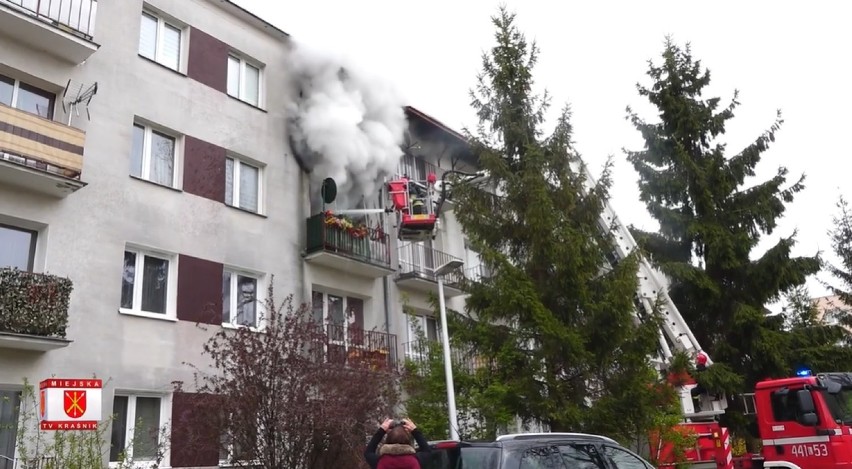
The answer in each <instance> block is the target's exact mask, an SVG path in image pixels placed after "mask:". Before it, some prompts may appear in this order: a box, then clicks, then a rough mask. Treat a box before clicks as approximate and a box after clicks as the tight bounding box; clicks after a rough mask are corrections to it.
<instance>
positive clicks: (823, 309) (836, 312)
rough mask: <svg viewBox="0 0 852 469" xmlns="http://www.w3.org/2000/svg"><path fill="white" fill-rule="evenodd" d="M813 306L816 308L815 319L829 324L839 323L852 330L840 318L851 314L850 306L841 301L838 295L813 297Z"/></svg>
mask: <svg viewBox="0 0 852 469" xmlns="http://www.w3.org/2000/svg"><path fill="white" fill-rule="evenodd" d="M812 301H813V303H814V307H815V308H816V310H817V314H816V317H817V320H819V321H823V322H824V323H825V324H827V325H829V326H837V325H840V326H841V327H843V328H844V329H846V330H848V331H849V332H852V328H850V327H849V326H847V325H845V324H843V323H842V322H841V320H842V319H843V318H845V317H848V316H849V315H850V314H852V307H850V306H849V305H847V304H846V303H844V302H843V300H842V299H840V297H839V296H838V295H827V296H821V297H819V298H814V299H813V300H812Z"/></svg>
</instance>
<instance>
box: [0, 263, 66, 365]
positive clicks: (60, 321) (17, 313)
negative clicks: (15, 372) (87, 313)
mask: <svg viewBox="0 0 852 469" xmlns="http://www.w3.org/2000/svg"><path fill="white" fill-rule="evenodd" d="M71 290H72V284H71V280H68V279H67V278H62V277H57V276H55V275H48V274H36V273H31V272H24V271H21V270H17V269H0V348H6V349H17V350H31V351H39V352H46V351H48V350H54V349H58V348H62V347H67V346H68V344H70V343H71V341H70V340H67V339H66V338H65V328H66V327H67V325H68V304H69V302H70V298H71Z"/></svg>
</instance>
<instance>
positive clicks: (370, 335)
mask: <svg viewBox="0 0 852 469" xmlns="http://www.w3.org/2000/svg"><path fill="white" fill-rule="evenodd" d="M324 327H325V331H324V334H322V337H323V342H324V343H323V348H322V351H323V357H324V362H325V363H331V364H337V365H346V366H351V367H363V368H368V369H370V370H372V371H377V372H381V371H391V370H396V369H397V368H398V366H399V362H398V357H397V348H396V335H395V334H387V333H385V332H379V331H367V330H363V329H356V328H350V327H347V326H345V325H343V324H326V325H325V326H324Z"/></svg>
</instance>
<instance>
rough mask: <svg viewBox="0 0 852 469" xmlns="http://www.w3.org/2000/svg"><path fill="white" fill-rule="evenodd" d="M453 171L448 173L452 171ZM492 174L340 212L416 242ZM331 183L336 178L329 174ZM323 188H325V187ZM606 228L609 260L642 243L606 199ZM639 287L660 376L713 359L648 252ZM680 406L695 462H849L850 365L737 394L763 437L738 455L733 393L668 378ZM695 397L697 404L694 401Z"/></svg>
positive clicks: (396, 185) (654, 444) (810, 466)
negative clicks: (726, 418)
mask: <svg viewBox="0 0 852 469" xmlns="http://www.w3.org/2000/svg"><path fill="white" fill-rule="evenodd" d="M572 166H573V169H574V171H576V172H577V173H578V174H583V175H584V179H585V190H587V191H591V190H592V188H593V187H594V186H595V184H596V183H595V179H594V178H593V177H592V175H591V174H590V173H589V171H588V169H587V167H586V166H585V164H584V163H583V162H582V161H580V160H578V161H576V162H575V163H573V164H572ZM448 176H451V177H450V178H449V179H448V178H447V177H448ZM485 179H487V175H486V174H485V173H484V172H479V173H475V174H470V173H464V172H459V171H448V172H446V173H444V174H443V175H442V177H441V179H440V180H438V178H437V176H436V175H435V174H429V175H427V179H426V180H425V181H414V180H411V179H410V178H409V177H408V176H407V175H402V176H400V177H397V178H394V179H393V180H391V181H389V182H387V183H386V189H387V192H386V193H387V196H388V199H389V206H388V207H387V208H384V209H366V210H346V211H340V212H338V213H359V214H366V213H387V214H393V215H395V217H396V223H395V227H396V228H397V236H398V238H399V239H400V240H403V241H410V242H418V241H425V240H427V239H434V237H435V234H436V230H437V227H438V223H439V220H440V213H441V209H442V206H443V204H444V202H445V201H446V199H447V197H448V194H449V191H450V189H451V187H452V184H453V182H456V183H458V181H467V182H472V181H478V180H480V181H481V180H485ZM332 183H333V181H332ZM324 190H325V188H324ZM600 226H601V229H602V230H605V231H606V232H611V234H612V235H613V239H614V240H615V242H616V246H615V251H614V252H613V253H612V255H611V256H609V262H610V263H613V264H614V263H617V262H619V260H620V259H624V258H625V257H626V256H628V255H629V254H631V253H633V252H634V251H636V250H637V249H638V245H637V244H636V241H635V240H634V238H633V236H632V235H631V233H630V231H629V230H628V228H627V227H626V226H625V225H624V224H623V223H622V222H621V221H620V220H619V218H618V216H617V215H616V213H615V211H614V210H613V209H612V207H611V206H610V205H609V204H608V203H607V204H606V205H605V207H604V210H603V212H602V214H601V218H600ZM637 275H638V280H639V288H638V291H637V300H636V301H637V308H636V309H635V320H636V321H643V320H646V318H649V317H652V315H653V314H654V312H655V311H656V312H657V313H659V314H661V315H662V317H663V321H662V326H661V329H660V331H659V347H658V350H659V353H658V355H657V356H655V357H651V360H652V362H653V363H654V365H655V366H656V368H657V369H658V370H659V371H660V373H661V375H662V376H667V369H668V368H669V366H670V365H671V361H672V359H673V358H674V354H675V353H677V352H679V353H682V354H686V355H687V356H689V357H692V359H694V360H695V363H696V368H697V369H699V370H700V369H702V368H705V367H709V366H712V365H713V361H712V359H711V357H710V356H709V355H708V354H707V353H706V352H705V351H704V350H703V349H702V347H701V345H700V344H699V343H698V340H697V339H696V338H695V336H694V334H693V332H692V331H691V330H690V328H689V326H688V325H687V323H686V321H685V320H684V318H683V317H682V316H681V314H680V312H679V311H678V309H677V307H676V306H675V304H674V302H673V301H672V300H671V298H670V297H669V295H668V281H667V279H666V277H665V276H664V275H663V274H662V273H661V272H659V271H658V270H657V269H656V268H655V267H654V266H653V265H651V264H650V263H649V262H648V260H647V259H645V258H644V257H643V258H641V259H640V265H639V270H638V274H637ZM670 384H672V386H673V387H674V388H675V390H676V392H677V395H678V399H679V401H680V405H681V408H682V417H683V422H682V423H681V424H680V426H679V428H678V430H680V431H682V432H684V433H688V434H691V435H692V436H693V437H695V446H694V447H693V448H689V449H687V450H686V452H685V454H684V455H682V458H683V459H685V460H686V462H685V464H686V465H687V467H692V468H695V469H705V468H707V469H710V468H713V469H735V468H736V469H751V468H755V469H759V468H786V469H823V468H825V469H829V468H834V469H836V468H844V467H848V468H850V469H852V373H824V374H817V375H813V374H812V373H810V372H808V371H807V370H804V371H802V372H800V373H797V376H795V377H790V378H785V379H767V380H764V381H762V382H759V383H758V384H757V385H756V387H755V390H754V393H749V394H745V395H742V396H739V397H740V398H741V399H742V402H743V404H744V408H745V409H746V413H747V414H750V417H751V418H753V419H754V421H755V423H756V428H757V433H758V435H759V436H760V438H761V443H762V450H761V452H760V453H759V454H744V455H740V456H738V457H734V455H733V451H732V449H733V448H732V445H731V438H730V433H729V431H728V428H725V427H723V426H721V425H720V423H719V417H720V416H721V415H722V414H724V413H725V412H726V409H727V408H728V396H726V395H725V394H715V393H707V392H703V393H698V394H697V395H695V396H694V394H696V393H695V391H696V388H697V383H696V381H695V380H694V379H692V378H691V377H688V379H686V380H678V381H670ZM696 404H698V408H696ZM650 446H651V448H650V451H651V452H652V456H653V459H655V460H657V461H659V465H660V467H672V468H674V467H684V461H682V460H681V461H676V460H675V456H676V455H675V454H674V452H673V445H672V444H671V443H670V442H666V441H660V440H659V439H655V438H650Z"/></svg>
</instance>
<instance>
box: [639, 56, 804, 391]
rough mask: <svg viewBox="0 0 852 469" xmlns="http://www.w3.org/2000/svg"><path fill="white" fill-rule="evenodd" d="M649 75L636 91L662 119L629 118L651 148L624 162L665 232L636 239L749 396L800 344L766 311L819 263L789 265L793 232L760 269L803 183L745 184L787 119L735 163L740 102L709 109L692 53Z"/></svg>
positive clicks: (782, 172)
mask: <svg viewBox="0 0 852 469" xmlns="http://www.w3.org/2000/svg"><path fill="white" fill-rule="evenodd" d="M647 73H648V76H649V77H651V79H652V80H653V83H652V84H651V85H650V86H643V85H641V84H639V85H637V87H638V90H639V94H640V95H641V96H644V97H646V98H647V99H648V101H650V102H651V104H653V105H654V106H655V107H656V108H657V109H658V110H659V121H658V122H655V123H651V122H646V121H645V120H643V119H641V118H640V117H639V116H638V115H637V114H636V113H634V112H633V111H632V110H631V109H630V108H628V118H629V119H630V120H631V121H632V123H633V124H634V126H635V127H636V129H637V130H639V132H640V133H641V135H642V137H643V139H644V140H645V148H644V150H642V151H629V152H627V157H628V160H629V161H630V162H631V163H632V164H633V166H634V168H635V169H636V171H637V172H638V173H639V189H640V194H641V199H642V201H644V202H645V204H646V206H647V208H648V210H649V212H650V213H651V215H652V216H653V217H654V218H656V219H657V220H658V221H659V223H660V231H659V233H644V232H640V231H638V230H637V231H635V234H636V238H637V240H639V241H640V243H641V244H642V246H643V248H644V249H645V250H646V251H647V252H648V253H649V254H650V256H651V257H652V259H653V260H654V262H655V263H656V264H657V265H658V266H659V267H660V268H661V270H662V271H663V272H665V273H666V275H667V276H669V278H670V280H671V282H672V289H671V296H672V298H673V300H674V302H675V304H677V306H678V308H679V309H680V311H681V313H682V314H683V316H684V317H685V319H686V321H687V322H688V324H689V325H690V326H691V327H692V329H693V331H694V332H695V334H696V336H697V338H698V339H699V341H700V343H701V344H702V345H703V347H704V348H705V350H707V351H708V352H709V353H710V355H711V356H712V357H713V359H714V360H715V361H716V362H717V363H720V362H721V363H725V364H728V365H729V366H730V367H731V368H732V369H733V370H734V371H735V372H737V373H738V374H739V375H740V376H741V377H742V378H743V379H742V383H743V384H744V385H745V386H746V387H747V388H748V387H750V386H751V385H752V384H753V383H754V382H755V381H757V380H759V379H763V378H765V377H769V376H788V375H789V373H791V371H792V370H790V367H791V364H792V363H793V362H794V361H795V360H796V358H795V357H793V356H792V355H791V354H790V353H791V350H792V346H793V342H796V341H799V340H802V339H803V337H801V336H795V335H794V334H793V335H791V334H788V333H785V332H784V331H783V325H784V321H783V317H769V316H768V314H767V313H768V310H767V309H766V306H765V305H767V304H770V303H772V302H773V301H775V300H778V299H780V298H781V297H782V295H783V294H785V293H786V292H789V291H791V290H792V289H794V288H795V287H797V286H799V285H802V284H804V283H805V281H806V279H807V278H808V276H810V275H813V274H815V273H816V272H818V271H819V269H820V260H819V258H818V256H814V257H793V256H792V255H791V250H792V248H793V246H794V245H795V233H793V235H791V236H789V237H784V238H781V239H780V240H779V241H778V242H777V243H776V244H775V245H774V246H772V247H771V248H770V249H769V250H768V251H767V252H766V253H764V254H763V255H762V256H760V257H757V258H752V256H753V255H754V253H753V250H754V248H755V247H756V246H757V244H758V243H759V242H760V241H761V238H762V236H764V235H771V234H772V233H773V231H774V230H775V228H776V226H777V221H778V219H779V218H780V217H781V216H782V215H783V214H784V211H785V209H786V207H785V205H786V204H788V203H790V202H792V201H793V199H794V196H795V195H796V194H797V193H798V192H800V191H801V190H802V189H803V188H804V175H802V176H801V177H800V178H799V179H798V180H796V181H795V182H793V183H792V184H788V183H787V178H788V171H787V169H786V168H784V167H780V168H778V171H777V174H776V175H775V176H774V177H772V178H770V179H768V180H766V181H763V182H759V183H754V182H753V181H752V180H750V179H749V178H752V177H753V176H755V167H756V166H757V164H758V163H759V162H760V161H761V158H762V156H763V153H764V152H765V151H766V150H767V149H768V148H769V145H770V143H771V142H774V141H775V134H776V132H777V131H778V130H779V128H780V126H781V125H782V122H783V121H782V119H781V116H780V112H779V114H778V118H777V120H776V121H775V122H774V123H773V124H772V125H771V126H770V128H769V130H767V131H766V132H765V133H763V134H762V135H760V136H759V137H758V138H757V139H756V140H755V141H754V142H752V143H751V144H749V145H748V146H747V147H746V148H745V149H743V150H742V151H740V152H739V153H736V154H733V155H732V156H728V155H727V152H726V146H725V144H722V143H718V142H717V139H718V137H720V136H721V135H722V134H723V133H724V132H725V126H726V125H727V123H728V121H730V120H731V119H732V118H733V117H734V111H735V109H736V108H737V106H738V105H739V102H738V100H737V96H738V94H737V93H736V92H735V93H734V98H733V100H732V101H731V103H730V104H729V105H728V106H727V107H725V108H720V107H719V102H720V99H719V98H718V97H714V98H708V99H705V98H703V97H702V92H703V90H704V88H705V87H706V86H707V85H708V84H709V83H710V72H709V71H708V70H706V69H703V68H702V65H701V62H700V61H698V60H695V59H694V58H693V56H692V53H691V49H690V47H689V45H687V46H686V47H685V48H683V49H682V48H680V47H679V46H677V45H675V44H674V43H673V42H672V41H671V39H667V41H666V45H665V50H664V52H663V54H662V63H661V64H660V65H655V64H654V63H653V62H651V63H649V68H648V72H647ZM794 336H795V337H794ZM806 342H807V343H808V344H810V345H814V346H815V344H813V343H812V342H811V341H806Z"/></svg>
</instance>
